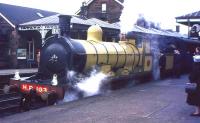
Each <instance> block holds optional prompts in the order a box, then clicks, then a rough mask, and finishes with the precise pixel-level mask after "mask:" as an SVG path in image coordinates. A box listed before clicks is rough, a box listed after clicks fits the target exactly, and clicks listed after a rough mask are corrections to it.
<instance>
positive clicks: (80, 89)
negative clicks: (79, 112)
mask: <svg viewBox="0 0 200 123" xmlns="http://www.w3.org/2000/svg"><path fill="white" fill-rule="evenodd" d="M107 77H108V75H105V74H103V73H101V72H97V70H95V69H94V70H93V71H91V73H90V74H89V76H87V77H84V76H83V75H80V74H77V73H76V72H74V71H69V72H68V73H67V80H68V82H69V85H70V86H71V87H72V88H71V90H68V91H66V93H65V97H64V100H63V101H64V102H69V101H73V100H77V99H79V98H82V97H88V96H94V95H97V94H100V93H101V87H102V86H103V84H104V80H106V78H107Z"/></svg>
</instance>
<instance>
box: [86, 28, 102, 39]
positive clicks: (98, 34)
mask: <svg viewBox="0 0 200 123" xmlns="http://www.w3.org/2000/svg"><path fill="white" fill-rule="evenodd" d="M102 35H103V31H102V29H101V27H100V26H99V25H93V26H91V27H89V29H88V32H87V40H92V41H102Z"/></svg>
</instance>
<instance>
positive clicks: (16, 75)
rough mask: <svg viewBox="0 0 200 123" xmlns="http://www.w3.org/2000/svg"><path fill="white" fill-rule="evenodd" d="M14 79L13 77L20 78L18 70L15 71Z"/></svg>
mask: <svg viewBox="0 0 200 123" xmlns="http://www.w3.org/2000/svg"><path fill="white" fill-rule="evenodd" d="M14 79H15V80H20V79H21V78H20V76H19V71H16V72H15V76H14Z"/></svg>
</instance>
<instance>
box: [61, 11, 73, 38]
mask: <svg viewBox="0 0 200 123" xmlns="http://www.w3.org/2000/svg"><path fill="white" fill-rule="evenodd" d="M70 21H71V16H69V15H59V28H60V35H61V36H70Z"/></svg>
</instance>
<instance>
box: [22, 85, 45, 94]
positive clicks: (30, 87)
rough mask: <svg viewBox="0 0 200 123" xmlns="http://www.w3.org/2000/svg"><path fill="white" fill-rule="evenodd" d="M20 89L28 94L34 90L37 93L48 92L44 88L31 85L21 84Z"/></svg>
mask: <svg viewBox="0 0 200 123" xmlns="http://www.w3.org/2000/svg"><path fill="white" fill-rule="evenodd" d="M20 89H21V90H22V91H24V92H29V91H30V90H31V89H33V90H36V92H37V93H44V92H47V91H48V88H47V87H46V86H41V85H33V84H21V85H20Z"/></svg>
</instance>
